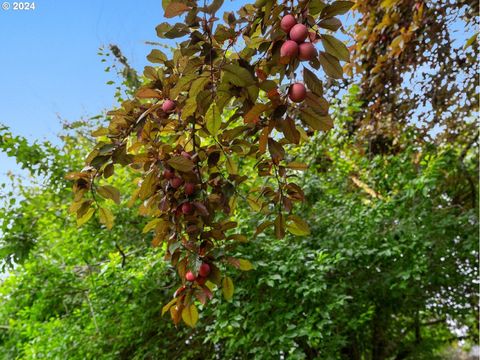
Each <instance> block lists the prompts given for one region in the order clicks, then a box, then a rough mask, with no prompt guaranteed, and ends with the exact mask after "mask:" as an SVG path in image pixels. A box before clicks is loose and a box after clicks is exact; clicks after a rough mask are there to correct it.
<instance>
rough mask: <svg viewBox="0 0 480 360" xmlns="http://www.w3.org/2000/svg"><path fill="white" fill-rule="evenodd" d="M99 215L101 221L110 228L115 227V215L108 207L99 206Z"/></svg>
mask: <svg viewBox="0 0 480 360" xmlns="http://www.w3.org/2000/svg"><path fill="white" fill-rule="evenodd" d="M98 216H99V218H100V222H101V223H102V224H103V225H105V226H106V227H107V229H108V230H110V229H111V228H112V227H113V222H114V219H115V218H114V216H113V214H112V212H111V211H110V210H109V209H107V208H103V207H101V208H99V209H98Z"/></svg>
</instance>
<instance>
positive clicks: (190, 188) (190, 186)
mask: <svg viewBox="0 0 480 360" xmlns="http://www.w3.org/2000/svg"><path fill="white" fill-rule="evenodd" d="M194 192H195V184H192V183H186V184H185V195H192V194H193V193H194Z"/></svg>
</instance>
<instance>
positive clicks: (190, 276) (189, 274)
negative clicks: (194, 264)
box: [185, 271, 196, 281]
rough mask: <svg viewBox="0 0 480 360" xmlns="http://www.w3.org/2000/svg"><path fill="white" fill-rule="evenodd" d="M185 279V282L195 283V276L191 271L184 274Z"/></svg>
mask: <svg viewBox="0 0 480 360" xmlns="http://www.w3.org/2000/svg"><path fill="white" fill-rule="evenodd" d="M185 279H186V280H187V281H195V279H196V276H195V275H194V274H193V273H192V272H191V271H188V272H187V273H186V274H185Z"/></svg>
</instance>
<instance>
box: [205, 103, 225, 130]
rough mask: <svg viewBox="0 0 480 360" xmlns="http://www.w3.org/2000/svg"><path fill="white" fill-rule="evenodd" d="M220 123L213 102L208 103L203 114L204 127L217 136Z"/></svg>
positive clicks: (220, 120) (215, 105)
mask: <svg viewBox="0 0 480 360" xmlns="http://www.w3.org/2000/svg"><path fill="white" fill-rule="evenodd" d="M221 125H222V118H221V114H220V111H219V110H218V107H217V104H216V103H215V102H213V103H212V105H210V107H209V108H208V110H207V113H206V114H205V127H206V128H207V130H208V132H209V133H210V134H211V135H212V136H217V134H218V130H220V126H221Z"/></svg>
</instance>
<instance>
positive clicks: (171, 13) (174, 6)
mask: <svg viewBox="0 0 480 360" xmlns="http://www.w3.org/2000/svg"><path fill="white" fill-rule="evenodd" d="M188 10H190V7H189V6H187V5H186V4H182V3H180V2H171V3H170V4H168V5H167V6H166V8H165V17H166V18H172V17H175V16H178V15H180V14H181V13H183V12H185V11H188Z"/></svg>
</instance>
